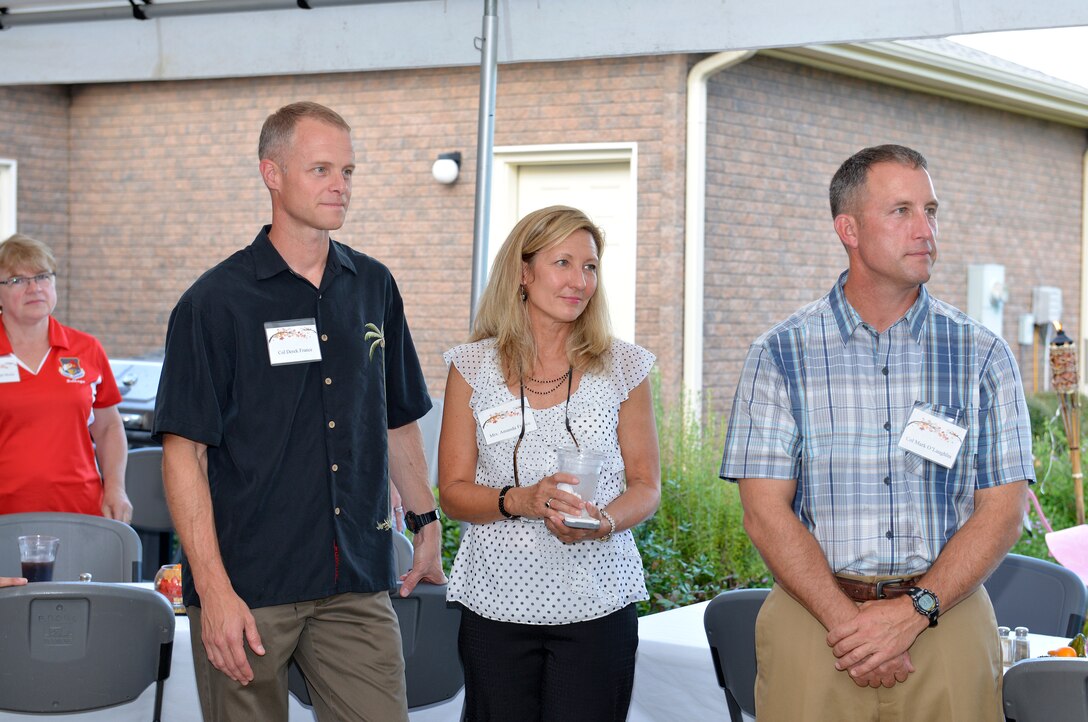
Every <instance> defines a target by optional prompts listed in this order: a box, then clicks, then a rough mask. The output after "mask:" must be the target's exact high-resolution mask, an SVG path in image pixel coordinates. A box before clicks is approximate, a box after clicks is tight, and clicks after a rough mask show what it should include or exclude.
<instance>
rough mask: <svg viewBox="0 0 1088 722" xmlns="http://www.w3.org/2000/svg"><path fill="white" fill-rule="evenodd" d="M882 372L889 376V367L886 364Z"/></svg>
mask: <svg viewBox="0 0 1088 722" xmlns="http://www.w3.org/2000/svg"><path fill="white" fill-rule="evenodd" d="M880 373H882V374H884V375H885V376H887V375H888V367H887V366H885V367H884V368H882V369H880Z"/></svg>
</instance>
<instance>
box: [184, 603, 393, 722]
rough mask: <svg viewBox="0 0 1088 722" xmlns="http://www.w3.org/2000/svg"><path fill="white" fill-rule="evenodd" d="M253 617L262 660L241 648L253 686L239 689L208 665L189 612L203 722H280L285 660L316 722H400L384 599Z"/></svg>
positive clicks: (195, 610)
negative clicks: (304, 689) (301, 677)
mask: <svg viewBox="0 0 1088 722" xmlns="http://www.w3.org/2000/svg"><path fill="white" fill-rule="evenodd" d="M252 611H253V616H254V617H255V618H256V620H257V631H258V633H259V634H260V635H261V642H262V643H263V644H264V648H265V654H264V656H257V655H256V654H254V653H253V652H252V651H251V650H250V649H249V647H248V645H247V646H246V657H247V658H248V659H249V664H250V666H251V667H252V668H253V674H254V678H253V681H252V682H250V683H249V684H248V685H246V686H242V685H240V684H238V683H237V682H234V681H232V680H231V679H230V678H229V677H227V676H226V675H225V674H223V673H222V672H220V671H219V670H217V669H215V668H214V667H213V666H212V665H211V663H210V662H209V661H208V655H207V652H206V651H205V649H204V644H203V643H202V642H201V640H200V631H201V629H200V608H199V607H189V608H188V613H189V619H190V634H191V636H192V640H193V666H194V667H195V671H196V683H197V691H198V693H199V695H200V706H201V710H202V712H203V714H204V721H205V722H252V721H254V720H260V721H261V722H287V664H288V662H289V661H290V660H291V657H292V656H293V657H294V658H295V661H297V662H298V664H299V666H300V667H301V668H302V671H303V673H304V674H305V675H306V681H307V682H308V683H309V686H310V697H311V700H312V701H313V705H314V711H315V712H316V713H317V716H318V719H320V720H330V721H336V722H340V721H348V720H359V721H365V722H396V721H398V720H400V721H402V722H406V720H407V719H408V707H407V705H408V703H407V697H406V695H405V688H404V658H403V655H402V653H401V642H400V627H399V625H398V623H397V616H396V613H395V612H394V611H393V606H392V604H391V602H390V601H389V593H388V592H377V593H374V594H338V595H336V596H332V597H328V598H327V599H319V600H315V601H310V602H299V603H298V604H282V605H278V606H274V607H261V608H259V609H254V610H252Z"/></svg>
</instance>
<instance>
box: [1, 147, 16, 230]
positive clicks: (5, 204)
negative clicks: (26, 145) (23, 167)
mask: <svg viewBox="0 0 1088 722" xmlns="http://www.w3.org/2000/svg"><path fill="white" fill-rule="evenodd" d="M0 208H4V209H10V211H8V212H6V213H3V214H0V241H2V240H4V239H5V238H7V237H8V236H10V235H11V234H13V233H15V232H16V231H17V230H18V228H19V163H18V161H15V160H11V159H8V158H0Z"/></svg>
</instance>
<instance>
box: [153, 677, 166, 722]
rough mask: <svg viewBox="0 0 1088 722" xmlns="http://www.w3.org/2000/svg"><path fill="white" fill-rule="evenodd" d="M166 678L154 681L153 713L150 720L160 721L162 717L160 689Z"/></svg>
mask: <svg viewBox="0 0 1088 722" xmlns="http://www.w3.org/2000/svg"><path fill="white" fill-rule="evenodd" d="M165 683H166V680H162V679H160V680H159V681H157V682H155V713H154V716H152V718H151V722H161V718H162V690H163V687H164V686H165Z"/></svg>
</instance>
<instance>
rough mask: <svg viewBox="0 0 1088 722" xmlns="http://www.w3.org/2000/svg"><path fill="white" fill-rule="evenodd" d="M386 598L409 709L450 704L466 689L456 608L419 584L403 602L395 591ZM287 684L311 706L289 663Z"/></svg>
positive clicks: (442, 592) (439, 591)
mask: <svg viewBox="0 0 1088 722" xmlns="http://www.w3.org/2000/svg"><path fill="white" fill-rule="evenodd" d="M390 596H391V597H392V600H393V610H394V611H395V612H396V613H397V621H398V622H399V623H400V641H401V648H402V650H403V652H404V679H405V684H406V686H407V690H408V708H409V709H415V708H417V707H424V706H427V705H432V704H436V703H438V702H443V701H446V700H448V699H452V698H453V697H454V696H455V695H456V694H457V692H458V691H459V690H460V689H461V687H463V686H464V684H465V677H464V673H463V671H462V670H461V660H460V658H459V657H458V655H457V633H458V630H459V629H460V627H461V608H460V607H458V606H448V605H447V604H446V585H445V584H419V585H418V586H416V588H415V589H413V590H412V594H411V595H410V596H408V597H401V596H400V594H398V593H397V591H395V590H394V591H392V592H390ZM287 682H288V688H289V689H290V690H291V693H292V694H294V695H295V696H296V697H298V699H299V701H300V702H302V703H303V704H306V705H308V704H310V693H309V690H308V689H307V688H306V681H305V677H304V676H303V674H302V672H301V670H300V669H299V668H298V665H297V664H295V663H294V662H292V663H291V667H290V669H289V670H288V677H287Z"/></svg>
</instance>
